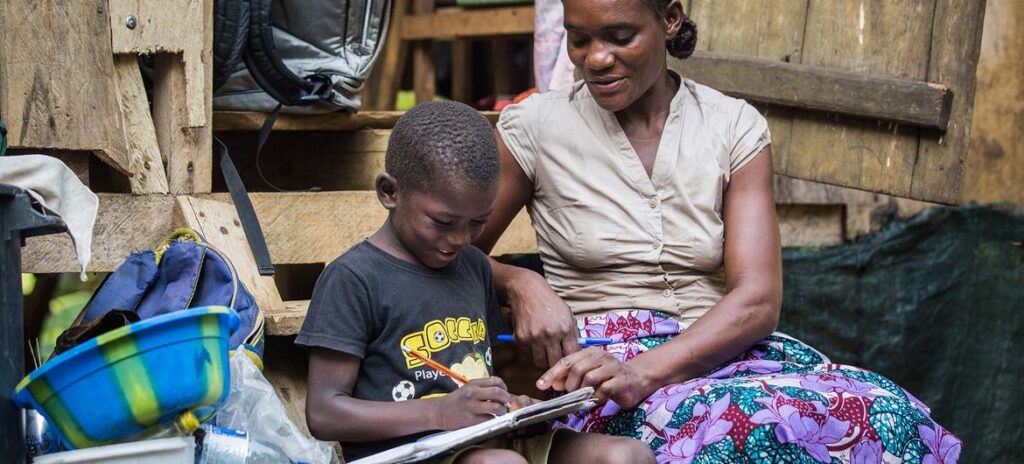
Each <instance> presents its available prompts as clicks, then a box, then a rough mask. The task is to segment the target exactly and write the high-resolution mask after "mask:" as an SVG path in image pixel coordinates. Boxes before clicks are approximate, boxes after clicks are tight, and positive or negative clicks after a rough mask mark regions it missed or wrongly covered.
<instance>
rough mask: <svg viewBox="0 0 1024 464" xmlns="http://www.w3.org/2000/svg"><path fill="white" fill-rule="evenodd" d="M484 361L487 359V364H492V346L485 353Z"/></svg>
mask: <svg viewBox="0 0 1024 464" xmlns="http://www.w3.org/2000/svg"><path fill="white" fill-rule="evenodd" d="M484 361H487V365H488V366H490V365H491V348H490V347H487V353H484Z"/></svg>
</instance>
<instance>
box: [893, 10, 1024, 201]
mask: <svg viewBox="0 0 1024 464" xmlns="http://www.w3.org/2000/svg"><path fill="white" fill-rule="evenodd" d="M984 18H985V2H980V1H977V0H938V3H937V5H936V12H935V22H934V32H933V33H932V40H931V42H930V43H929V46H930V50H931V58H930V60H929V66H928V75H927V77H928V80H930V81H932V82H942V83H943V84H945V85H948V86H949V88H950V89H951V90H952V91H953V112H952V114H951V115H950V124H949V129H948V130H946V132H945V133H944V134H942V135H941V136H939V137H927V138H925V137H922V139H921V145H920V154H919V156H918V162H917V165H916V166H915V167H914V173H913V183H912V187H911V190H910V192H909V196H910V197H912V198H919V199H927V200H933V201H941V202H946V203H956V202H959V201H960V200H961V190H962V187H963V175H964V173H963V172H964V159H965V158H966V156H967V150H968V148H969V144H970V141H971V140H970V134H971V118H972V116H973V114H974V93H975V70H976V67H977V64H978V56H979V53H980V48H981V36H982V25H983V23H984ZM1016 59H1017V60H1019V59H1020V56H1017V57H1016ZM1017 77H1018V78H1019V77H1020V76H1019V75H1017ZM1018 106H1019V102H1018ZM1015 130H1017V131H1019V130H1020V126H1019V125H1018V126H1017V127H1016V129H1015Z"/></svg>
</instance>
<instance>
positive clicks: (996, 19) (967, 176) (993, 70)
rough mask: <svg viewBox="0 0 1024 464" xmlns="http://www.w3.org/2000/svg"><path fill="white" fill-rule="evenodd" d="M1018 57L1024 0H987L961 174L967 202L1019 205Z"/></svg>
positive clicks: (1021, 72) (1023, 51)
mask: <svg viewBox="0 0 1024 464" xmlns="http://www.w3.org/2000/svg"><path fill="white" fill-rule="evenodd" d="M1022 56H1024V2H1020V1H1018V0H989V1H988V4H987V5H986V7H985V32H984V34H983V35H982V38H981V56H980V57H979V59H978V73H977V80H978V82H977V93H976V94H975V99H974V116H973V117H972V118H971V120H972V123H971V145H970V149H969V150H968V152H967V161H966V167H965V173H964V194H963V196H964V197H966V199H967V200H968V201H977V202H979V203H981V202H984V203H987V202H1002V201H1010V202H1013V203H1015V204H1017V206H1020V207H1024V189H1022V188H1021V185H1024V130H1022V128H1024V104H1021V102H1024V77H1022V76H1024V60H1022V59H1021V57H1022Z"/></svg>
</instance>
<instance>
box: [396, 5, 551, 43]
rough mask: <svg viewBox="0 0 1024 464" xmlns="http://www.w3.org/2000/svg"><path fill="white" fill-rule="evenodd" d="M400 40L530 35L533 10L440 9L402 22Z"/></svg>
mask: <svg viewBox="0 0 1024 464" xmlns="http://www.w3.org/2000/svg"><path fill="white" fill-rule="evenodd" d="M399 31H400V32H399V33H400V36H401V38H402V39H403V40H424V39H435V40H451V39H456V38H460V37H485V36H496V35H514V34H520V35H529V34H533V6H512V7H494V8H480V9H462V8H457V9H442V10H439V11H437V12H436V13H433V14H423V15H412V16H406V17H405V18H403V19H402V22H401V28H400V29H399Z"/></svg>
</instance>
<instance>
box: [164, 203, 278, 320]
mask: <svg viewBox="0 0 1024 464" xmlns="http://www.w3.org/2000/svg"><path fill="white" fill-rule="evenodd" d="M173 225H174V226H175V227H190V228H192V230H195V231H196V232H199V233H200V234H201V235H202V236H203V238H205V239H206V241H207V242H208V243H209V244H210V245H213V246H214V248H216V249H217V250H219V251H220V252H222V253H224V255H226V256H227V257H228V259H230V260H231V264H232V265H233V266H234V268H235V271H236V272H237V273H238V280H239V281H240V282H242V284H243V285H245V288H246V289H247V290H249V293H250V294H252V297H253V299H255V300H256V305H257V306H259V308H260V309H261V310H263V311H264V312H273V311H278V310H280V309H283V308H284V303H283V302H282V301H281V295H280V294H278V292H277V286H275V285H274V277H273V276H262V275H260V273H259V270H258V269H257V267H256V259H255V258H253V255H252V251H251V250H250V248H249V242H248V241H246V239H245V231H244V230H242V222H241V221H239V220H238V214H237V213H235V207H234V205H232V204H231V203H228V202H225V201H217V200H210V199H202V198H195V197H190V196H184V195H183V196H179V197H177V198H176V200H175V204H174V220H173Z"/></svg>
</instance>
